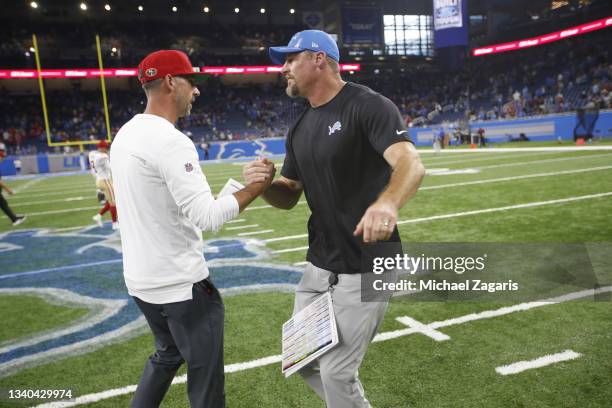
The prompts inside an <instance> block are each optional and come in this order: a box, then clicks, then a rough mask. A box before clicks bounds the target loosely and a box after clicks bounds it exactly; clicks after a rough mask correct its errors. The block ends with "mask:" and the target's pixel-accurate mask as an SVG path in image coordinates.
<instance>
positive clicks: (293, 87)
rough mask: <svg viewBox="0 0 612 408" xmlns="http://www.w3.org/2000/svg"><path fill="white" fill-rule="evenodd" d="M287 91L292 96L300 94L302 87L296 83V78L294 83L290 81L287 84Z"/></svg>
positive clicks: (295, 96)
mask: <svg viewBox="0 0 612 408" xmlns="http://www.w3.org/2000/svg"><path fill="white" fill-rule="evenodd" d="M285 93H286V94H287V96H288V97H290V98H297V97H299V96H300V88H298V86H297V84H296V83H295V80H293V83H288V84H287V88H286V89H285Z"/></svg>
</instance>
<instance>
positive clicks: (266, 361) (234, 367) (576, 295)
mask: <svg viewBox="0 0 612 408" xmlns="http://www.w3.org/2000/svg"><path fill="white" fill-rule="evenodd" d="M610 291H612V286H606V287H603V288H599V289H597V290H592V289H591V290H583V291H579V292H573V293H568V294H566V295H562V296H558V297H556V298H549V299H543V300H539V301H534V302H529V303H521V304H517V305H514V306H509V307H504V308H501V309H496V310H488V311H484V312H480V313H472V314H468V315H465V316H461V317H457V318H454V319H448V320H444V321H441V322H433V323H429V324H427V326H429V327H431V328H433V329H438V328H440V327H447V326H452V325H457V324H463V323H467V322H471V321H475V320H480V319H488V318H491V317H497V316H503V315H506V314H510V313H515V312H520V311H525V310H529V309H533V308H535V307H541V306H548V305H553V304H557V303H562V302H568V301H571V300H576V299H581V298H585V297H589V296H594V295H595V294H600V293H605V292H610ZM417 332H419V330H414V329H413V328H410V329H402V330H395V331H392V332H385V333H379V334H378V335H376V337H375V338H374V342H381V341H385V340H390V339H395V338H398V337H402V336H407V335H410V334H413V333H417ZM281 360H282V356H281V355H273V356H268V357H264V358H259V359H256V360H251V361H246V362H243V363H235V364H229V365H226V366H225V372H226V373H236V372H240V371H245V370H250V369H253V368H258V367H264V366H268V365H272V364H277V363H280V362H281ZM279 369H280V367H279ZM185 382H187V376H186V375H182V376H179V377H175V378H174V380H173V381H172V384H184V383H185ZM134 391H136V385H128V386H126V387H122V388H115V389H111V390H106V391H102V392H97V393H93V394H86V395H82V396H80V397H77V398H75V399H74V400H73V401H66V402H62V401H56V402H49V403H45V404H41V405H37V406H36V407H35V408H67V407H74V406H78V405H83V404H88V403H93V402H98V401H102V400H106V399H109V398H113V397H117V396H120V395H126V394H131V393H133V392H134Z"/></svg>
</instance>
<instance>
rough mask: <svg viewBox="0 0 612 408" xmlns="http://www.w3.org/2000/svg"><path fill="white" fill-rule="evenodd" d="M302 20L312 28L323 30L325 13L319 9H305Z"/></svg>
mask: <svg viewBox="0 0 612 408" xmlns="http://www.w3.org/2000/svg"><path fill="white" fill-rule="evenodd" d="M302 22H303V23H304V24H306V25H307V26H308V28H310V29H311V30H323V29H324V27H323V13H321V12H318V11H305V12H303V13H302Z"/></svg>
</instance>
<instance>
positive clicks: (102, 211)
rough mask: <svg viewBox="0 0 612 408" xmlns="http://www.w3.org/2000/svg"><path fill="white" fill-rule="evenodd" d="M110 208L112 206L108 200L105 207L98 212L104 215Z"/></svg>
mask: <svg viewBox="0 0 612 408" xmlns="http://www.w3.org/2000/svg"><path fill="white" fill-rule="evenodd" d="M109 208H110V204H109V203H108V201H107V202H106V203H104V207H102V209H101V210H100V212H99V213H98V214H100V215H104V214H105V213H106V212H107V211H108V210H109Z"/></svg>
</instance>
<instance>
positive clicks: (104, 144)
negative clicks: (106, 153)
mask: <svg viewBox="0 0 612 408" xmlns="http://www.w3.org/2000/svg"><path fill="white" fill-rule="evenodd" d="M97 146H98V149H108V146H110V145H109V144H108V142H107V141H106V140H104V139H102V140H100V141H99V142H98V144H97Z"/></svg>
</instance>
